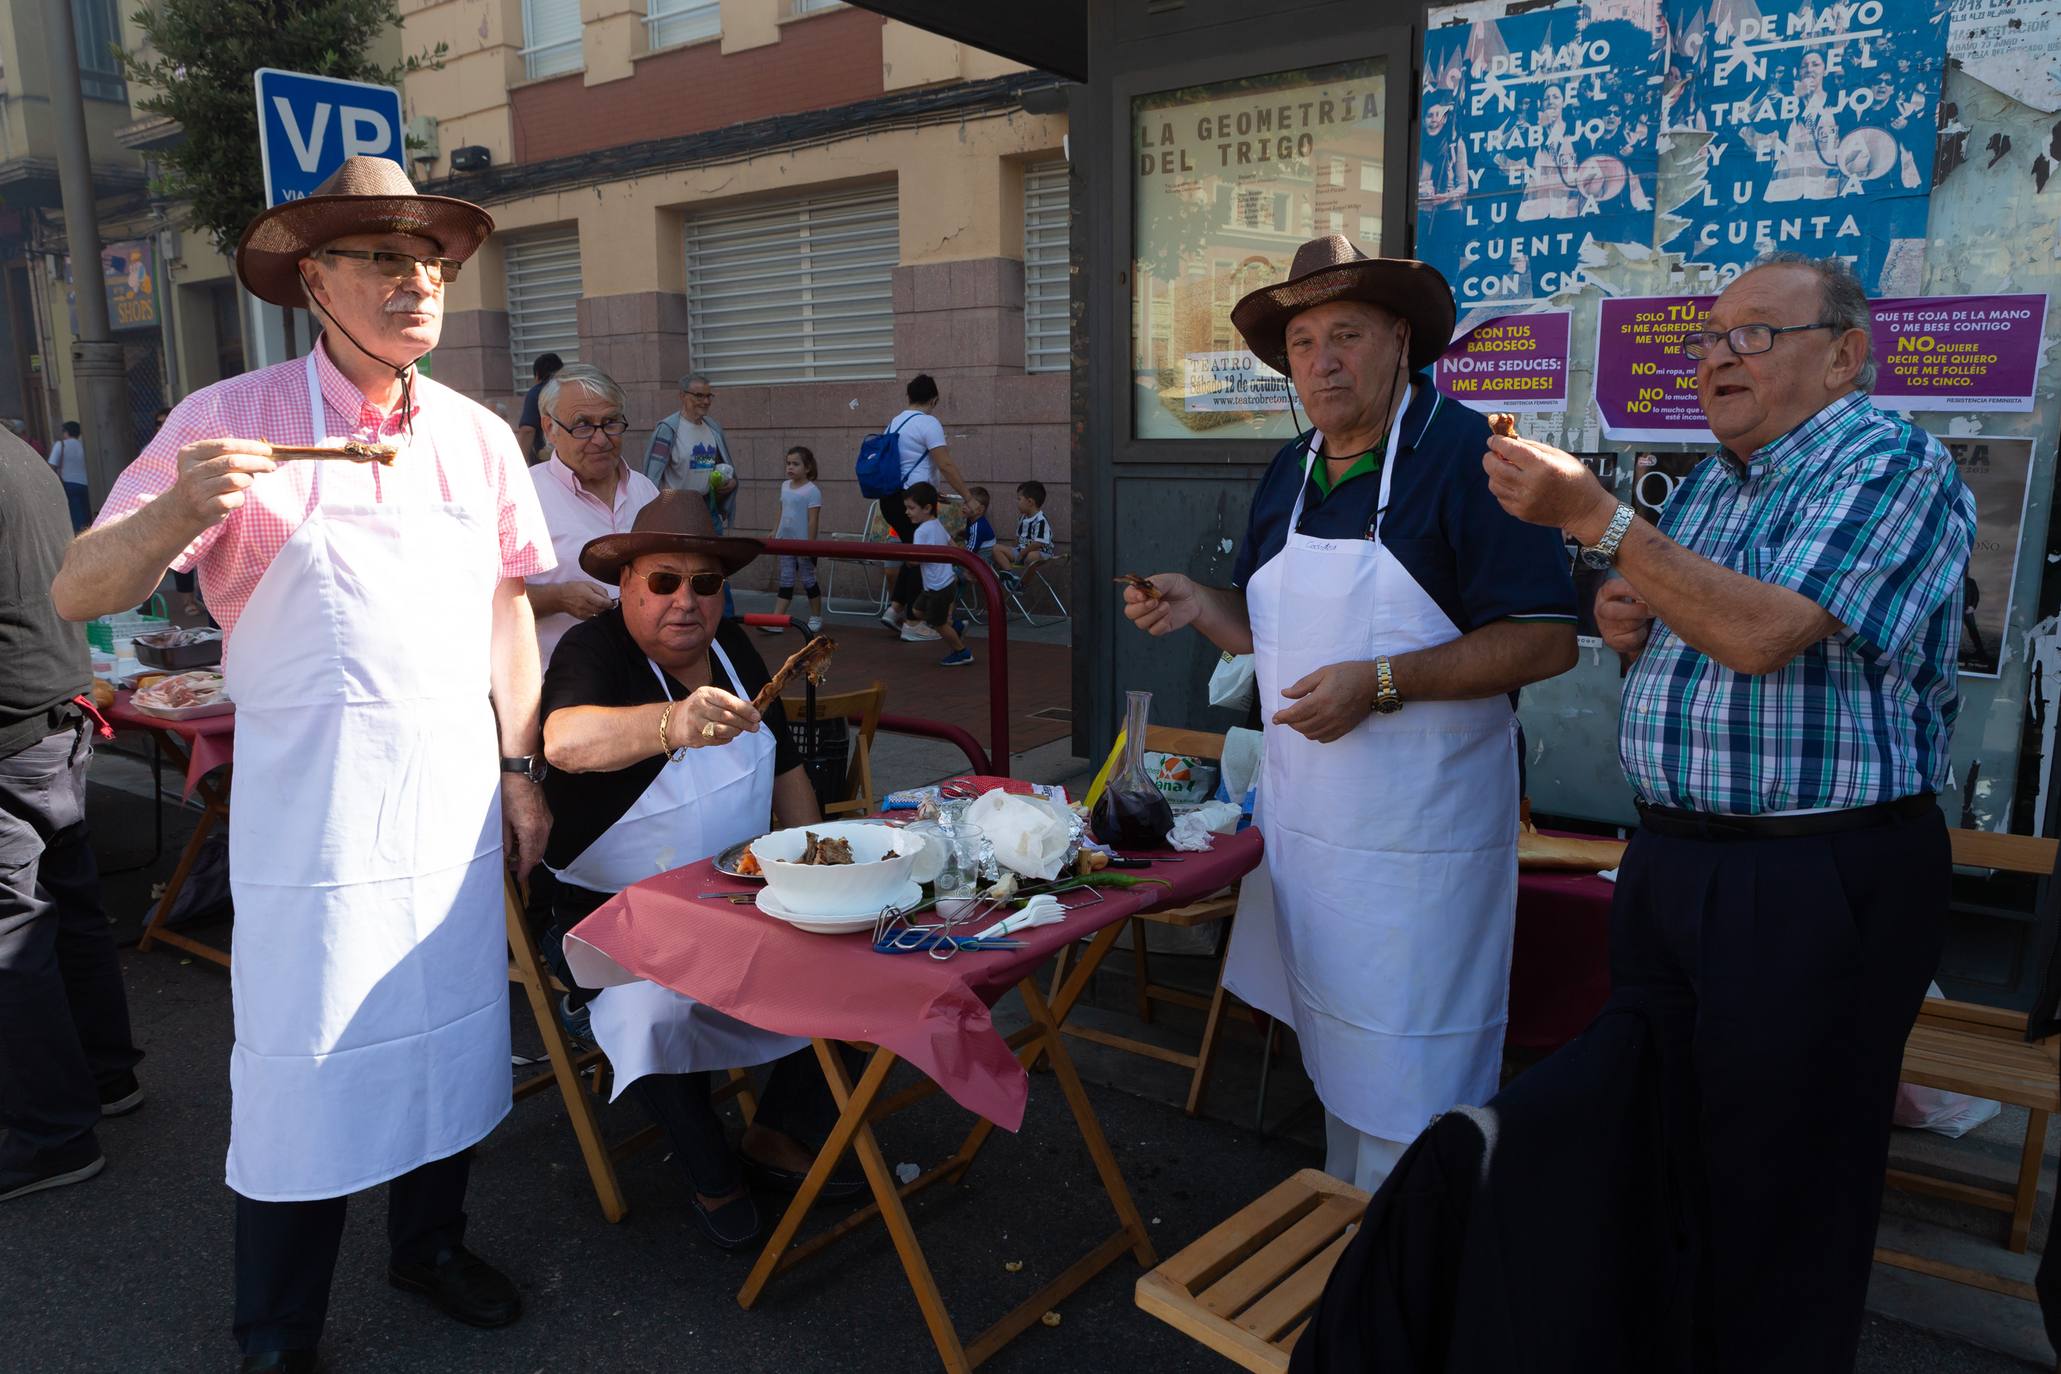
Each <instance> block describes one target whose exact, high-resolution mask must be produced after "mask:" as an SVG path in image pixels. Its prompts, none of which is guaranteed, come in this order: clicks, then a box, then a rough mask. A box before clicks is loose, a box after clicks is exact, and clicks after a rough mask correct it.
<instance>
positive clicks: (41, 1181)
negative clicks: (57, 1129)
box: [0, 1133, 107, 1202]
mask: <svg viewBox="0 0 2061 1374" xmlns="http://www.w3.org/2000/svg"><path fill="white" fill-rule="evenodd" d="M106 1167H107V1156H106V1155H103V1154H102V1153H100V1142H99V1141H97V1140H95V1139H94V1138H93V1136H92V1134H91V1133H88V1134H87V1135H85V1136H82V1137H81V1138H80V1139H78V1140H74V1141H72V1142H71V1143H70V1144H68V1145H66V1146H65V1147H64V1148H63V1149H61V1150H53V1151H50V1152H49V1153H47V1154H43V1155H38V1156H35V1157H33V1158H31V1159H29V1160H28V1161H26V1162H24V1163H19V1164H0V1202H6V1201H7V1200H8V1199H10V1198H18V1197H27V1196H28V1195H29V1194H30V1193H40V1192H42V1191H43V1190H44V1189H45V1188H62V1187H64V1186H65V1184H67V1183H84V1182H85V1181H86V1180H87V1179H89V1178H91V1177H93V1175H95V1174H97V1173H99V1172H100V1171H101V1170H102V1169H104V1168H106Z"/></svg>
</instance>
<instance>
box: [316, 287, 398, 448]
mask: <svg viewBox="0 0 2061 1374" xmlns="http://www.w3.org/2000/svg"><path fill="white" fill-rule="evenodd" d="M301 291H302V293H303V294H304V295H306V296H307V298H308V304H309V305H310V306H312V307H314V308H315V309H316V310H318V311H320V312H321V316H322V327H323V328H324V329H334V330H335V331H336V332H337V333H339V334H341V335H343V336H344V337H345V338H346V339H348V340H350V343H351V347H353V348H355V349H357V350H358V351H359V352H360V353H362V354H364V355H365V356H366V357H368V358H370V359H372V361H373V362H375V363H378V364H379V365H380V366H381V367H390V368H392V369H393V373H394V377H395V378H396V379H397V380H398V381H399V382H400V383H401V424H402V425H403V426H404V427H405V428H406V430H407V433H408V437H409V438H410V439H413V438H414V437H415V364H413V363H406V364H402V363H396V362H394V361H392V360H391V359H388V358H382V357H380V356H379V355H378V354H377V353H374V352H373V351H372V350H371V349H369V348H367V347H365V345H364V344H361V343H359V342H358V336H357V335H355V334H353V333H351V331H350V330H348V329H345V328H344V326H343V321H342V320H339V319H338V318H337V317H336V314H335V312H333V311H332V310H330V308H329V307H328V306H326V305H324V304H322V302H320V301H318V300H316V299H315V292H314V290H313V289H312V288H311V287H310V285H309V283H308V280H307V278H305V277H303V278H302V279H301Z"/></svg>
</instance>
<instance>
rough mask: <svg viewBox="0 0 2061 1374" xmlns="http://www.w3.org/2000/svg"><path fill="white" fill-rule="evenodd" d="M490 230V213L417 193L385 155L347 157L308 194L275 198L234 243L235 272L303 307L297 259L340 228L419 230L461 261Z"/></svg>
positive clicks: (256, 289) (254, 290)
mask: <svg viewBox="0 0 2061 1374" xmlns="http://www.w3.org/2000/svg"><path fill="white" fill-rule="evenodd" d="M493 232H494V217H493V216H492V215H489V214H488V213H487V212H486V211H484V210H482V209H480V208H479V206H477V205H474V204H473V203H472V202H471V201H468V200H454V199H452V198H451V197H450V196H419V195H417V194H415V187H414V185H413V184H412V183H410V182H409V180H408V174H407V173H406V172H404V171H402V170H401V165H400V164H399V163H398V162H395V161H394V160H393V159H392V158H390V157H347V158H345V159H344V162H343V166H341V167H339V168H337V169H336V171H335V172H333V173H331V174H330V177H329V179H328V180H327V181H325V182H323V183H322V184H321V185H320V186H317V187H316V188H315V190H314V192H313V193H312V194H310V195H307V196H303V197H302V198H301V199H299V200H289V201H287V202H286V203H285V204H284V205H275V206H273V207H272V208H271V209H269V210H267V211H265V212H264V213H263V214H261V215H259V216H258V217H257V218H256V219H254V220H252V221H251V222H250V227H249V228H247V229H245V230H244V231H243V239H242V241H241V242H239V243H238V244H237V245H236V275H237V276H238V277H239V278H241V279H242V281H243V284H244V285H245V286H246V287H248V288H249V289H250V293H251V294H252V295H253V296H256V297H257V298H258V299H259V300H261V301H268V302H270V303H271V304H273V305H290V306H293V307H295V308H296V309H305V308H307V304H308V298H307V294H306V292H304V291H303V290H302V289H301V274H300V268H299V266H298V264H299V262H300V260H301V259H302V258H305V257H307V256H308V255H309V254H311V253H313V252H314V251H315V250H316V249H318V248H320V247H322V246H323V245H324V244H328V243H334V242H335V241H336V240H338V239H340V238H343V237H344V236H345V235H347V234H420V235H421V236H422V237H423V238H426V239H430V240H432V241H433V242H435V244H436V246H437V251H438V252H439V253H441V254H442V255H443V256H445V257H447V258H455V259H457V260H458V261H459V262H464V261H465V260H466V259H467V258H469V257H471V256H472V255H473V253H475V252H476V251H478V249H479V246H480V244H481V243H483V242H484V241H485V240H486V237H487V235H488V234H491V233H493Z"/></svg>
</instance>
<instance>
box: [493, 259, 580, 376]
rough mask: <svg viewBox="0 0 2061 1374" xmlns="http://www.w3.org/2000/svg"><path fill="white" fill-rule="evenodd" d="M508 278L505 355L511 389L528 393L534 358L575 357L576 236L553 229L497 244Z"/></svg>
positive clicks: (577, 340) (577, 346) (572, 359)
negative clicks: (510, 367) (511, 375)
mask: <svg viewBox="0 0 2061 1374" xmlns="http://www.w3.org/2000/svg"><path fill="white" fill-rule="evenodd" d="M501 251H502V254H503V261H504V265H505V270H506V274H507V278H508V353H509V360H510V361H511V362H512V363H513V364H514V370H515V389H516V390H517V391H528V390H529V389H530V385H531V383H532V382H534V381H535V380H536V374H535V373H534V372H533V371H532V369H533V367H534V366H535V364H536V361H537V355H538V354H539V353H556V354H557V355H558V356H559V357H561V358H563V359H565V360H566V361H567V362H569V363H572V362H578V361H579V358H580V322H579V304H580V231H579V230H578V229H558V230H553V231H551V232H549V233H544V234H528V235H525V236H524V237H522V238H512V239H509V240H507V242H506V243H504V244H503V245H502V249H501Z"/></svg>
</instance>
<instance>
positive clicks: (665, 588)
mask: <svg viewBox="0 0 2061 1374" xmlns="http://www.w3.org/2000/svg"><path fill="white" fill-rule="evenodd" d="M724 581H725V579H724V577H723V575H722V574H721V573H679V572H674V571H673V570H672V569H670V568H660V569H659V570H657V571H656V572H648V573H645V574H644V585H645V586H647V587H649V588H651V594H652V595H653V596H671V595H672V594H673V593H674V592H677V591H679V590H680V584H681V583H682V582H685V583H686V584H687V587H688V589H689V590H690V591H692V592H693V593H694V594H695V595H696V596H714V595H715V594H716V593H717V592H720V591H721V590H723V583H724Z"/></svg>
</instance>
